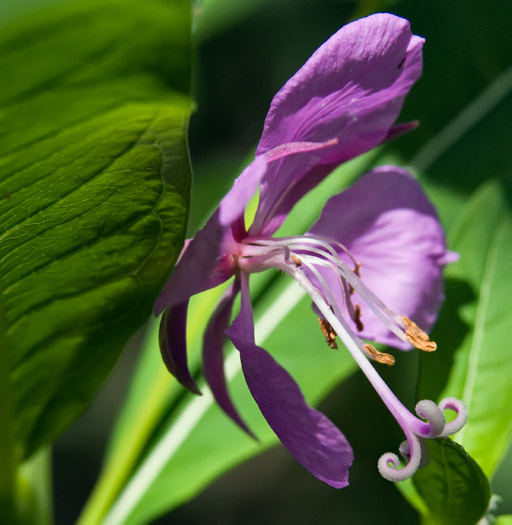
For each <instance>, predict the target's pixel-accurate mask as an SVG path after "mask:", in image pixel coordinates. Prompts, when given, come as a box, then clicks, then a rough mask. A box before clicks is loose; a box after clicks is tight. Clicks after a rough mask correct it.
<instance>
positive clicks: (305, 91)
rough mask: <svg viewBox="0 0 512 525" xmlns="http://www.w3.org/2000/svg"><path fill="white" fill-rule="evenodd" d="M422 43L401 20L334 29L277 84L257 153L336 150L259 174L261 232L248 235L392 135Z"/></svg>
mask: <svg viewBox="0 0 512 525" xmlns="http://www.w3.org/2000/svg"><path fill="white" fill-rule="evenodd" d="M422 44H423V39H422V38H420V37H417V36H414V35H412V33H411V31H410V27H409V22H407V21H406V20H404V19H402V18H398V17H396V16H393V15H389V14H382V13H381V14H376V15H372V16H369V17H367V18H364V19H361V20H357V21H355V22H352V23H351V24H348V25H346V26H344V27H343V28H341V29H340V30H339V31H338V32H337V33H336V34H335V35H333V36H332V37H331V38H330V39H329V40H328V41H327V42H325V44H323V45H322V46H321V47H320V48H319V49H318V50H317V51H316V52H315V53H314V54H313V56H312V57H311V58H310V59H309V60H308V61H307V62H306V64H305V65H304V66H303V67H302V68H301V69H300V70H299V71H298V72H297V73H296V74H295V75H294V76H293V77H292V78H291V79H290V80H289V81H288V82H287V83H286V84H285V85H284V87H283V88H282V89H281V90H280V91H279V92H278V93H277V95H276V96H275V97H274V100H273V101H272V104H271V107H270V110H269V113H268V115H267V118H266V120H265V126H264V130H263V134H262V137H261V139H260V143H259V146H258V149H257V152H256V153H257V154H258V155H259V154H262V153H266V152H268V151H270V150H272V149H274V148H276V147H279V146H281V145H282V144H286V143H289V142H318V143H322V142H326V141H331V140H333V139H336V140H337V144H336V146H333V147H332V148H330V149H329V150H328V151H325V152H323V153H322V155H321V158H318V154H316V153H315V152H313V153H312V155H313V157H315V158H316V159H317V160H316V163H315V162H313V163H307V162H306V163H305V164H303V165H302V166H297V165H296V164H295V163H296V159H294V158H293V157H288V158H286V159H283V161H282V163H281V165H280V168H279V169H270V170H269V171H268V172H267V173H266V174H265V176H264V177H263V180H262V188H261V192H260V204H259V208H258V212H257V218H258V223H259V224H260V228H259V230H258V231H255V230H254V229H253V230H252V233H253V234H256V233H260V234H270V233H273V231H275V229H276V227H278V226H279V225H280V223H281V222H282V220H283V218H284V217H285V216H286V214H287V213H288V212H289V211H290V210H291V208H292V207H293V205H294V204H295V203H296V202H297V201H298V200H299V199H300V198H301V197H302V196H303V195H304V194H305V193H306V192H307V191H309V190H310V189H311V188H313V187H314V186H315V185H317V184H318V183H319V182H321V180H322V179H323V178H324V177H325V176H326V175H327V174H328V173H330V172H331V171H332V169H334V168H335V167H336V166H338V165H339V164H341V163H343V162H345V161H347V160H349V159H351V158H353V157H355V156H357V155H360V154H362V153H364V152H366V151H368V150H370V149H372V148H374V147H375V146H377V145H378V144H380V143H381V142H383V141H384V140H386V138H388V135H390V134H391V135H392V134H393V131H392V130H391V128H392V126H393V124H394V122H395V120H396V118H397V117H398V114H399V113H400V110H401V108H402V104H403V101H404V98H405V96H406V95H407V93H408V92H409V90H410V88H411V87H412V85H413V84H414V82H415V81H416V80H417V79H418V78H419V76H420V75H421V69H422V56H421V48H422ZM270 221H272V222H273V225H272V227H270V226H267V224H268V223H270Z"/></svg>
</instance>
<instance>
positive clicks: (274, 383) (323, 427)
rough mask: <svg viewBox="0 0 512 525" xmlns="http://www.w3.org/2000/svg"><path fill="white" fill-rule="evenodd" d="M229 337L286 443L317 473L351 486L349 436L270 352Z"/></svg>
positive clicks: (269, 418) (269, 419)
mask: <svg viewBox="0 0 512 525" xmlns="http://www.w3.org/2000/svg"><path fill="white" fill-rule="evenodd" d="M230 337H231V340H232V341H233V344H234V345H235V346H236V347H237V349H238V350H239V351H240V357H241V360H242V369H243V372H244V376H245V380H246V382H247V386H248V387H249V390H250V391H251V394H252V396H253V397H254V400H255V401H256V403H257V404H258V406H259V408H260V410H261V413H262V414H263V416H264V417H265V419H266V420H267V422H268V424H269V425H270V427H271V428H272V430H273V431H274V432H275V433H276V435H277V437H278V438H279V439H280V440H281V442H282V443H283V445H284V446H285V447H286V448H287V449H288V450H289V451H290V453H291V454H292V455H293V456H294V457H295V458H296V459H297V461H298V462H299V463H301V464H302V465H303V466H304V467H306V468H307V469H308V470H309V471H310V472H311V473H312V474H313V475H314V476H316V477H317V478H319V479H321V480H322V481H325V482H326V483H328V484H329V485H331V486H333V487H335V488H342V487H346V486H347V485H348V469H349V467H350V465H351V464H352V461H353V453H352V448H351V447H350V445H349V443H348V441H347V439H346V438H345V436H344V435H343V434H342V433H341V432H340V431H339V430H338V428H337V427H336V426H335V425H334V424H333V423H332V422H331V421H330V420H329V419H328V418H327V417H326V416H325V415H324V414H322V413H321V412H318V411H317V410H315V409H314V408H311V407H310V406H309V405H308V404H307V403H306V400H305V399H304V396H303V395H302V392H301V391H300V389H299V387H298V386H297V384H296V383H295V381H294V380H293V378H292V377H291V376H290V374H288V372H286V370H285V369H284V368H283V367H282V366H281V365H279V363H277V362H276V361H275V360H274V359H273V358H272V357H271V356H270V354H269V353H268V352H266V351H265V350H264V349H263V348H260V347H259V346H256V345H255V344H253V343H250V342H249V341H246V340H241V339H238V338H236V337H235V336H232V335H230Z"/></svg>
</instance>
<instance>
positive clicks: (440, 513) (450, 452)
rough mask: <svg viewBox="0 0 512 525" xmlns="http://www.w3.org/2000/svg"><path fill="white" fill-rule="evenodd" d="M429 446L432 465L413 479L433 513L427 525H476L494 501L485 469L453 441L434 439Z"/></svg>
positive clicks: (428, 518)
mask: <svg viewBox="0 0 512 525" xmlns="http://www.w3.org/2000/svg"><path fill="white" fill-rule="evenodd" d="M427 445H428V450H429V454H430V463H429V465H428V466H427V467H425V468H423V469H420V470H418V472H417V473H416V474H415V475H414V477H413V482H414V485H415V486H416V489H417V490H418V492H419V494H420V495H421V497H422V498H423V500H424V501H425V503H426V506H427V508H428V511H429V514H428V515H427V516H426V519H425V523H432V524H437V525H468V524H470V523H476V522H477V521H478V520H479V519H480V518H481V517H482V516H483V515H484V513H485V511H486V510H487V506H488V504H489V500H490V497H491V489H490V487H489V482H488V481H487V478H486V477H485V474H484V473H483V472H482V469H481V468H480V467H479V466H478V464H477V463H476V462H475V461H474V460H473V459H472V458H471V457H470V456H469V455H468V454H467V453H466V452H465V451H464V449H463V448H462V447H461V446H460V445H458V444H457V443H455V442H453V441H452V440H451V439H432V440H428V443H427Z"/></svg>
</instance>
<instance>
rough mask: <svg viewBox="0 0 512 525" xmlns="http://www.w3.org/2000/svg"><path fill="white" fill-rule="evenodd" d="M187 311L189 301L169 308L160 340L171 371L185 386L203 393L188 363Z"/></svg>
mask: <svg viewBox="0 0 512 525" xmlns="http://www.w3.org/2000/svg"><path fill="white" fill-rule="evenodd" d="M187 311H188V301H185V302H183V303H180V304H177V305H174V306H171V307H170V308H167V309H166V310H165V311H164V314H163V315H162V319H161V320H160V329H159V333H158V340H159V344H160V352H161V354H162V359H163V361H164V363H165V366H166V367H167V369H168V370H169V372H171V374H172V375H173V376H174V377H175V378H176V379H177V380H178V381H179V382H180V383H181V384H182V385H183V386H184V387H186V388H188V389H189V390H190V391H191V392H194V394H199V395H201V391H200V390H199V388H198V387H197V385H196V382H195V381H194V379H193V378H192V375H191V374H190V370H189V368H188V363H187Z"/></svg>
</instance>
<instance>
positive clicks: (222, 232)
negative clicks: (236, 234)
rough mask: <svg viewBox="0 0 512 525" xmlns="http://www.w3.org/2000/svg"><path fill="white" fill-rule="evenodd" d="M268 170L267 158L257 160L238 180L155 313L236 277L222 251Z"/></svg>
mask: <svg viewBox="0 0 512 525" xmlns="http://www.w3.org/2000/svg"><path fill="white" fill-rule="evenodd" d="M266 169H267V161H266V159H265V157H264V156H261V157H258V158H257V159H255V160H254V162H252V163H251V164H250V165H249V166H247V168H246V169H245V170H244V171H243V172H242V174H241V175H240V176H239V177H238V178H237V179H236V180H235V182H234V184H233V186H232V188H231V189H230V190H229V192H228V193H227V194H226V195H225V196H224V198H223V199H222V201H221V202H220V204H219V207H218V208H217V210H216V211H215V212H214V214H213V215H212V216H211V217H210V219H209V220H208V222H207V223H206V225H205V227H204V228H203V229H202V230H200V231H198V232H197V233H196V235H195V236H194V238H193V239H192V240H191V241H190V242H189V243H188V244H187V245H186V247H185V249H184V250H183V252H182V254H181V256H180V259H179V261H178V263H177V265H176V267H175V268H174V271H173V273H172V275H171V278H170V279H169V281H167V283H166V285H165V286H164V288H163V290H162V291H161V292H160V295H159V296H158V297H157V299H156V302H155V305H154V308H153V311H154V313H155V315H158V314H159V313H160V312H162V311H163V310H164V308H166V307H168V306H171V305H173V304H179V303H181V302H183V301H186V300H187V299H188V298H189V297H191V296H192V295H194V294H196V293H199V292H202V291H204V290H207V289H209V288H212V287H213V286H217V285H218V284H221V283H222V282H224V281H225V280H226V279H228V278H229V277H231V276H232V275H233V270H232V266H231V264H230V261H229V259H228V260H226V258H223V257H222V255H223V254H224V250H223V247H224V245H226V244H227V243H229V242H232V241H233V236H232V233H231V224H232V223H234V222H235V221H237V220H239V219H240V218H243V214H244V212H245V207H246V206H247V203H248V202H249V200H250V199H251V197H252V196H253V195H254V194H255V192H256V190H257V188H258V184H259V182H260V180H261V178H262V177H263V175H264V173H265V171H266Z"/></svg>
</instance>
